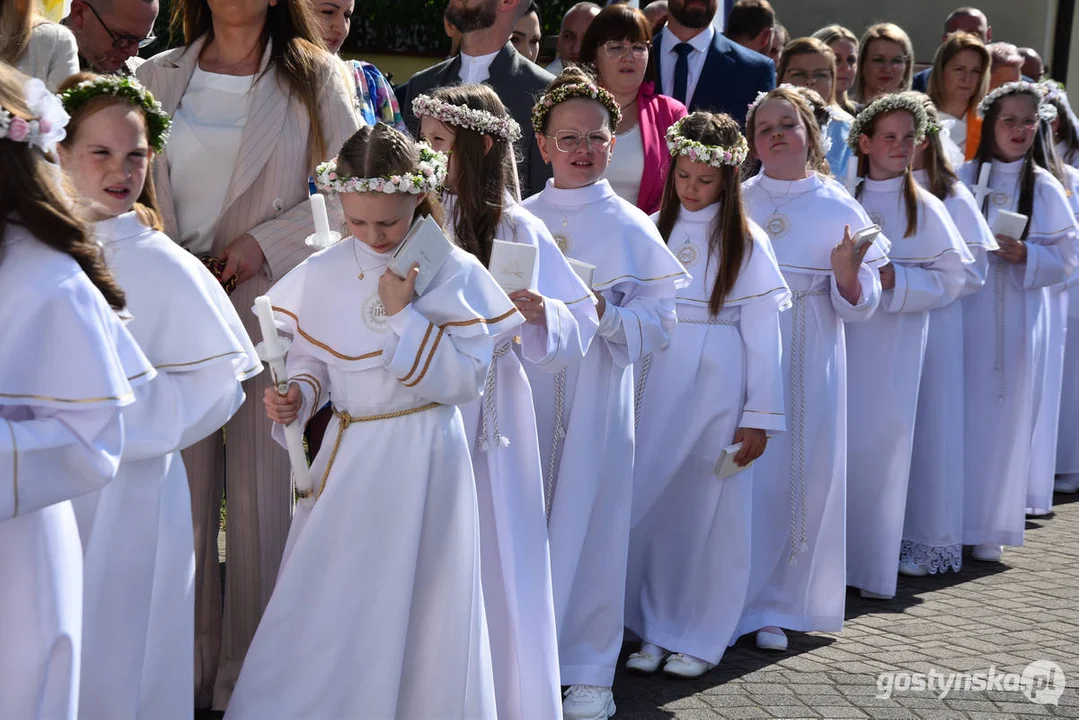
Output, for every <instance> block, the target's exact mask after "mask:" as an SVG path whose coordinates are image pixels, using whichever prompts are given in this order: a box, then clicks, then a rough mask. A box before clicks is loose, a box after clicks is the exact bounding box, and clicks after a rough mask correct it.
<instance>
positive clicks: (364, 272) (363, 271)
mask: <svg viewBox="0 0 1079 720" xmlns="http://www.w3.org/2000/svg"><path fill="white" fill-rule="evenodd" d="M352 240H353V243H352V257H354V258H355V259H356V267H358V268H359V269H360V274H359V275H357V276H356V279H357V280H363V278H364V276H365V275H367V272H368V271H369V270H378V269H379V268H380V267H386V266H387V265H389V264H390V261H389V260H387V261H386V262H384V263H382V264H381V265H372V266H371V267H369V268H365V267H364V266H363V264H362V263H360V256H359V255H358V254H357V253H356V246H357V245H358V244H359V243H360V241H359V240H357V239H356V238H352Z"/></svg>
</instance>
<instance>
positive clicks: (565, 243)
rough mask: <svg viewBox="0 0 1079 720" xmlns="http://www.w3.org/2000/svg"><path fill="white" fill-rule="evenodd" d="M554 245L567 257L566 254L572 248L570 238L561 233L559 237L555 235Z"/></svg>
mask: <svg viewBox="0 0 1079 720" xmlns="http://www.w3.org/2000/svg"><path fill="white" fill-rule="evenodd" d="M554 244H555V245H557V246H558V249H559V250H561V251H562V254H563V255H565V254H566V253H568V252H569V246H570V243H569V238H568V237H566V236H565V235H563V234H561V233H559V234H558V235H555V236H554Z"/></svg>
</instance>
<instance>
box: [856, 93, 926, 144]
mask: <svg viewBox="0 0 1079 720" xmlns="http://www.w3.org/2000/svg"><path fill="white" fill-rule="evenodd" d="M900 110H902V111H904V112H909V113H910V114H911V115H913V116H914V142H915V144H918V143H921V142H922V141H923V140H925V134H926V132H928V130H929V115H928V114H926V112H925V106H924V105H922V101H921V100H920V99H919V94H918V93H912V92H901V93H894V94H891V95H885V96H883V97H879V98H877V99H876V100H874V101H873V102H871V103H869V104H868V105H866V106H865V107H864V108H862V111H861V112H860V113H858V116H857V117H855V118H854V122H852V123H851V125H850V135H848V136H847V145H848V146H849V147H850V148H851V149H852V150H855V151H857V150H858V139H859V138H860V137H861V136H862V135H864V134H865V129H866V128H867V127H868V126H869V124H870V123H871V122H873V119H874V118H875V117H877V116H878V115H882V114H886V113H891V112H897V111H900Z"/></svg>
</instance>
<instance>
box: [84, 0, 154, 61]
mask: <svg viewBox="0 0 1079 720" xmlns="http://www.w3.org/2000/svg"><path fill="white" fill-rule="evenodd" d="M158 9H159V8H158V2H157V0H94V2H93V4H92V5H91V4H90V3H89V2H87V1H86V0H73V2H72V3H71V14H70V15H68V16H67V18H65V19H64V25H66V26H67V28H68V29H69V30H70V31H71V33H72V34H73V35H74V36H75V42H76V43H77V44H78V46H79V67H80V68H81V69H83V70H90V71H93V72H95V73H98V74H99V75H127V76H131V75H134V74H135V69H136V68H137V67H138V66H139V64H140V63H141V60H140V59H139V57H138V54H139V48H142V47H146V46H147V45H149V44H150V43H152V42H153V41H154V39H155V38H154V21H155V20H157V13H158Z"/></svg>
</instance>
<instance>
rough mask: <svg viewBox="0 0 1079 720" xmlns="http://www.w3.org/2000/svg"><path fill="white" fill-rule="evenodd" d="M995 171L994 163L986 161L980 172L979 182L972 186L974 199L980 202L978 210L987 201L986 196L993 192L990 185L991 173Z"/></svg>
mask: <svg viewBox="0 0 1079 720" xmlns="http://www.w3.org/2000/svg"><path fill="white" fill-rule="evenodd" d="M992 172H993V165H992V163H984V164H983V165H982V169H981V171H980V172H979V173H978V184H977V185H975V186H974V187H972V188H971V189H970V190H971V192H973V193H974V200H975V202H976V203H977V204H978V211H979V212H980V211H981V209H982V204H983V203H984V202H985V196H986V195H988V194H989V193H990V192H992V190H993V189H992V188H991V187H989V175H990V174H991V173H992Z"/></svg>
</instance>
